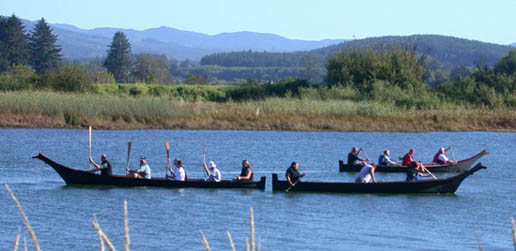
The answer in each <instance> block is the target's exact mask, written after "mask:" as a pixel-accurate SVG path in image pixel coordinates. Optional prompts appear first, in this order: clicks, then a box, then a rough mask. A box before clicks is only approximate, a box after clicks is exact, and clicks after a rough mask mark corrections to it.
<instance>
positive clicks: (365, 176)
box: [358, 165, 373, 183]
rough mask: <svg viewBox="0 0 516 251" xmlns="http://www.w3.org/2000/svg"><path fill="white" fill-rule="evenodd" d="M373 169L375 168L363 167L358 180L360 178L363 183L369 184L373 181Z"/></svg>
mask: <svg viewBox="0 0 516 251" xmlns="http://www.w3.org/2000/svg"><path fill="white" fill-rule="evenodd" d="M371 168H373V166H371V165H366V166H364V167H362V169H360V173H359V174H358V178H360V179H361V180H362V182H364V183H369V181H371V171H370V170H371Z"/></svg>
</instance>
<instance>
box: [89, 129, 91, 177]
mask: <svg viewBox="0 0 516 251" xmlns="http://www.w3.org/2000/svg"><path fill="white" fill-rule="evenodd" d="M88 146H89V149H90V159H91V126H89V127H88ZM88 162H89V159H88ZM88 170H91V163H90V165H89V167H88Z"/></svg>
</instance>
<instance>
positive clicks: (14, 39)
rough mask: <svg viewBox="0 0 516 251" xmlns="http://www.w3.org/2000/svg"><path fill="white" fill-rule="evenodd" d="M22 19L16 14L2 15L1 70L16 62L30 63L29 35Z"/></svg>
mask: <svg viewBox="0 0 516 251" xmlns="http://www.w3.org/2000/svg"><path fill="white" fill-rule="evenodd" d="M24 29H25V27H24V25H23V23H22V22H21V20H20V19H19V18H18V17H17V16H15V15H14V14H13V15H12V16H11V17H9V18H5V17H0V57H2V58H1V59H0V61H1V62H0V70H1V71H5V70H7V69H8V68H9V66H11V65H14V64H22V65H25V64H28V63H29V59H30V51H29V47H28V43H27V41H28V35H27V34H25V31H24Z"/></svg>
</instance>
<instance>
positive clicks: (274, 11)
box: [0, 0, 516, 44]
mask: <svg viewBox="0 0 516 251" xmlns="http://www.w3.org/2000/svg"><path fill="white" fill-rule="evenodd" d="M13 13H14V14H16V15H17V16H18V17H20V18H25V19H29V20H37V19H40V18H41V17H44V18H45V19H46V20H47V21H48V22H49V23H66V24H72V25H75V26H77V27H79V28H84V29H92V28H96V27H117V28H131V29H136V30H144V29H148V28H153V27H159V26H169V27H173V28H177V29H181V30H188V31H195V32H201V33H205V34H210V35H214V34H218V33H223V32H235V31H253V32H262V33H273V34H278V35H281V36H284V37H287V38H292V39H307V40H321V39H325V38H331V39H352V38H357V39H360V38H366V37H374V36H386V35H412V34H441V35H449V36H455V37H460V38H467V39H474V40H480V41H484V42H492V43H498V44H509V43H515V42H516V32H515V27H516V14H515V13H516V0H494V1H480V0H478V1H477V0H469V1H466V0H446V1H445V0H411V1H410V0H384V1H382V0H360V1H358V0H357V1H345V0H340V1H338V0H312V1H305V0H274V1H271V0H260V1H251V0H225V1H224V0H204V1H201V0H182V1H176V0H88V1H74V0H44V1H43V0H0V14H1V15H4V16H6V15H7V16H9V15H11V14H13Z"/></svg>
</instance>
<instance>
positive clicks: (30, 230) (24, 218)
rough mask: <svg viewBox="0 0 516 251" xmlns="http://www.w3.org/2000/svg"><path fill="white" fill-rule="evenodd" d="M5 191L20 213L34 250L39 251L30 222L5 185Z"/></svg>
mask: <svg viewBox="0 0 516 251" xmlns="http://www.w3.org/2000/svg"><path fill="white" fill-rule="evenodd" d="M5 189H6V190H7V192H9V195H11V198H12V199H13V201H14V203H15V204H16V206H17V207H18V211H20V214H21V215H22V217H23V221H24V222H25V227H27V230H28V231H29V234H30V237H31V238H32V242H33V243H34V248H36V250H37V251H40V250H41V248H40V247H39V243H38V238H37V237H36V233H35V232H34V229H32V226H31V225H30V222H29V218H27V215H25V212H24V211H23V209H22V206H21V204H20V202H19V201H18V199H16V197H15V196H14V194H13V192H12V191H11V189H10V188H9V185H7V184H5Z"/></svg>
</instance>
